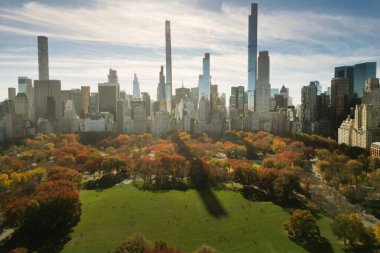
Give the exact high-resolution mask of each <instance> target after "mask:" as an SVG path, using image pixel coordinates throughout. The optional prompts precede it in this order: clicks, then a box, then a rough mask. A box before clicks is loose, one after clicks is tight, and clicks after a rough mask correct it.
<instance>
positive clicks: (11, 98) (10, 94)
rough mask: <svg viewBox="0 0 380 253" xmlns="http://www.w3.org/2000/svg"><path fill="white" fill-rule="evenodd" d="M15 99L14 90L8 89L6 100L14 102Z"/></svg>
mask: <svg viewBox="0 0 380 253" xmlns="http://www.w3.org/2000/svg"><path fill="white" fill-rule="evenodd" d="M15 97H16V88H13V87H9V88H8V99H9V100H14V99H15Z"/></svg>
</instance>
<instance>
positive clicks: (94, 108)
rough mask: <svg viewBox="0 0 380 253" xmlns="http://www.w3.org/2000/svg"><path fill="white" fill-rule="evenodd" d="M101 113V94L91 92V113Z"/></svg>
mask: <svg viewBox="0 0 380 253" xmlns="http://www.w3.org/2000/svg"><path fill="white" fill-rule="evenodd" d="M97 112H99V93H97V92H91V96H90V113H97Z"/></svg>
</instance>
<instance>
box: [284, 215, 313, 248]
mask: <svg viewBox="0 0 380 253" xmlns="http://www.w3.org/2000/svg"><path fill="white" fill-rule="evenodd" d="M284 229H285V230H286V231H287V232H288V236H289V237H290V238H291V239H293V240H294V241H296V242H297V243H300V244H303V245H305V244H308V243H311V242H314V241H317V240H319V238H320V231H319V227H318V225H317V222H316V219H315V217H314V216H313V215H312V214H311V212H310V211H309V210H300V209H297V210H295V211H294V213H293V214H292V216H290V218H289V220H288V221H287V222H286V223H285V224H284Z"/></svg>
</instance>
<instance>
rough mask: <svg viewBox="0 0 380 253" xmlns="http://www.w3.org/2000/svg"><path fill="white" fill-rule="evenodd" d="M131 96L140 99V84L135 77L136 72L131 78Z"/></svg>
mask: <svg viewBox="0 0 380 253" xmlns="http://www.w3.org/2000/svg"><path fill="white" fill-rule="evenodd" d="M133 98H134V99H140V84H139V79H138V78H137V75H136V73H135V76H134V78H133Z"/></svg>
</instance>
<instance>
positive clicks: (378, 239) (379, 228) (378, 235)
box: [375, 224, 380, 242]
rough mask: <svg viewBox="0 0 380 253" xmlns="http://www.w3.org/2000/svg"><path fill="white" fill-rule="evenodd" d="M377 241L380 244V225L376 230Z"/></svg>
mask: <svg viewBox="0 0 380 253" xmlns="http://www.w3.org/2000/svg"><path fill="white" fill-rule="evenodd" d="M375 235H376V240H377V241H378V242H380V224H377V226H376V229H375Z"/></svg>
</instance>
